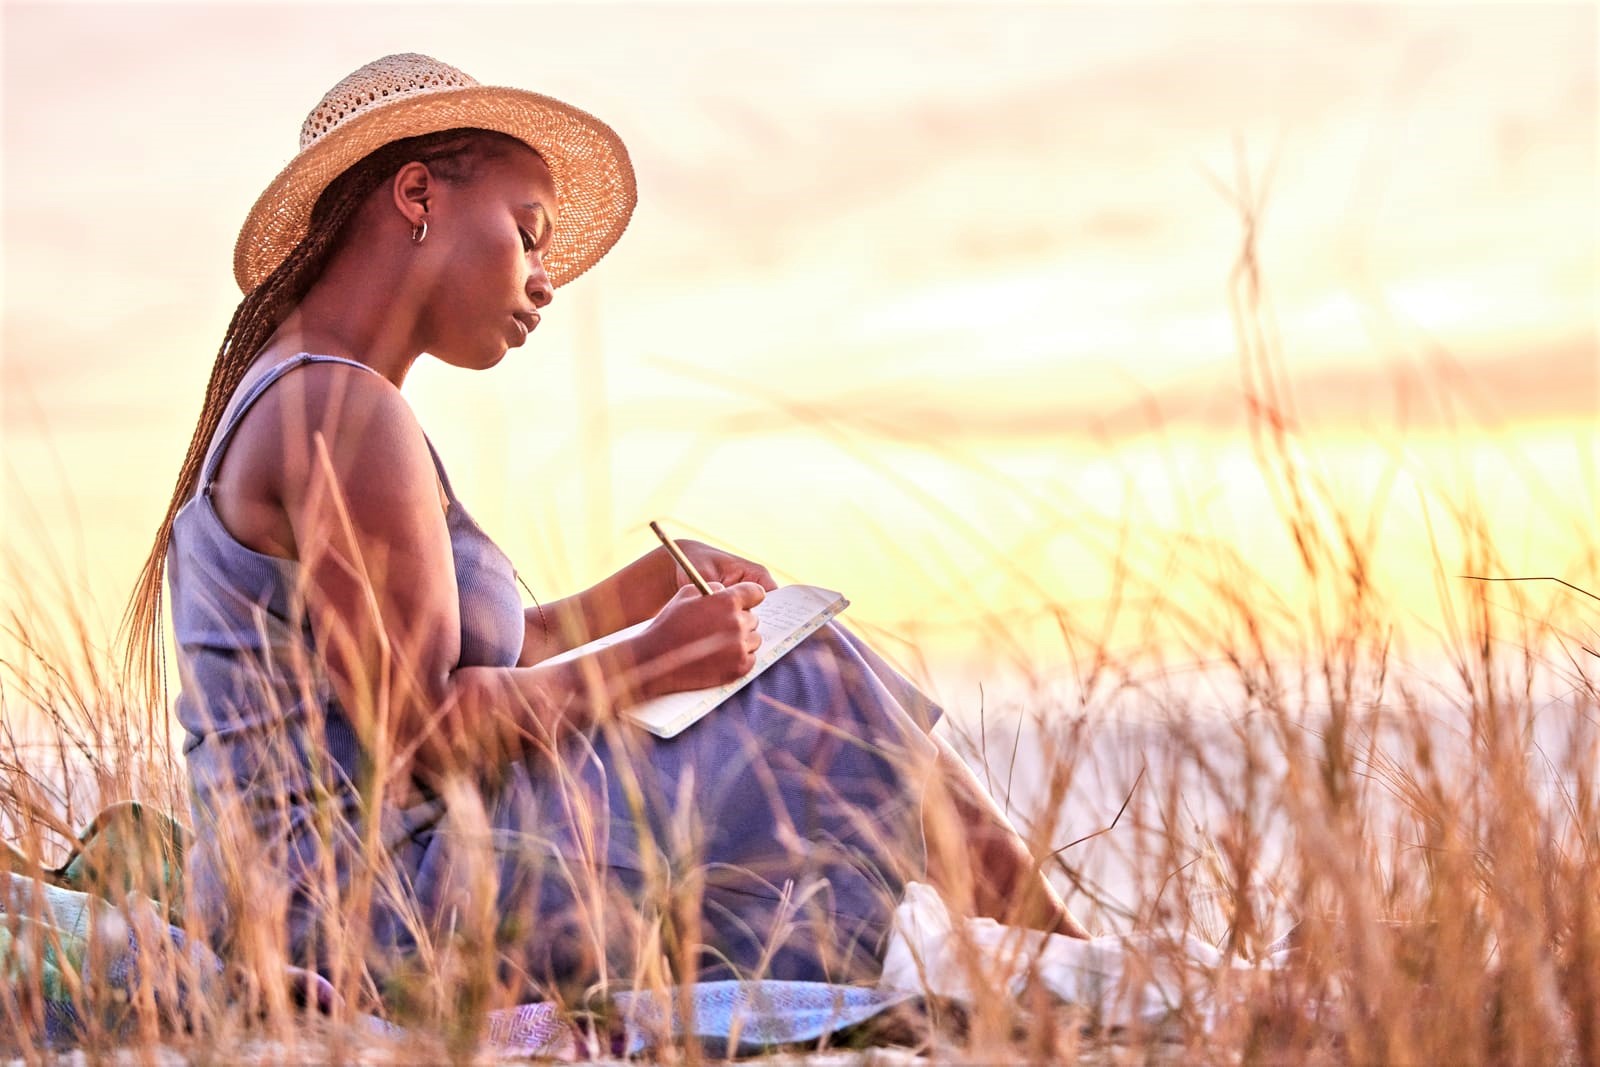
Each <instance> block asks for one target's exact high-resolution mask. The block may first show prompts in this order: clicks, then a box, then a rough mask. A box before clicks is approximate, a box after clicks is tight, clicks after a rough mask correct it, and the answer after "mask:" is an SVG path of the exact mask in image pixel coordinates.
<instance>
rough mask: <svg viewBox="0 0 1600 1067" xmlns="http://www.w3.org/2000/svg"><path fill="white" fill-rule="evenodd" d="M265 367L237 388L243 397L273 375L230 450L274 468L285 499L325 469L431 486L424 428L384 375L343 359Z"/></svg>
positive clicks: (278, 362)
mask: <svg viewBox="0 0 1600 1067" xmlns="http://www.w3.org/2000/svg"><path fill="white" fill-rule="evenodd" d="M263 364H264V365H263V367H262V368H261V369H259V370H258V369H255V368H252V371H251V373H250V374H249V375H247V376H246V378H245V380H244V381H243V382H242V383H241V385H240V394H241V395H248V394H249V393H251V392H254V391H255V390H256V389H257V387H258V386H259V385H260V384H261V383H262V382H264V381H265V380H266V379H267V378H268V376H272V381H271V382H270V384H268V385H267V386H266V388H265V389H264V391H261V392H260V393H259V395H258V396H257V398H256V400H255V402H254V403H253V404H252V405H251V409H250V410H249V411H247V412H245V413H244V416H243V418H242V420H241V425H240V426H239V438H240V440H239V441H237V442H236V443H235V445H234V449H235V450H242V451H243V452H244V453H245V454H246V455H248V456H253V457H258V462H259V461H265V462H267V463H268V464H270V465H271V466H272V467H275V468H276V469H277V473H278V474H279V475H280V476H281V478H282V479H283V480H284V481H285V482H286V483H288V484H284V485H282V486H281V487H280V488H281V490H282V491H283V492H284V494H285V495H293V488H292V487H293V485H294V483H296V482H300V481H303V480H308V479H310V478H311V477H312V476H313V475H314V474H315V473H317V472H316V470H315V468H317V467H321V466H323V465H324V464H327V465H328V466H329V467H331V470H332V472H334V473H336V474H345V473H347V472H363V471H364V472H369V473H370V472H371V471H372V470H374V469H381V470H383V471H384V473H385V475H386V479H387V480H389V481H390V482H391V483H392V482H393V481H395V480H404V479H407V478H409V477H411V476H412V475H415V477H416V478H417V479H418V480H420V481H421V482H422V483H424V484H430V485H431V483H433V482H434V480H435V476H434V471H433V461H432V458H431V452H430V450H429V448H428V443H427V438H426V437H425V436H424V434H423V432H422V426H421V424H420V423H418V421H417V417H416V414H415V413H414V412H413V411H412V410H411V405H410V404H408V403H407V402H406V400H405V397H404V396H402V395H401V393H400V390H399V389H398V388H397V387H396V386H395V385H394V383H393V382H390V381H389V380H388V379H387V378H385V377H384V376H383V375H381V374H379V373H377V372H376V371H374V370H372V369H371V368H370V367H367V366H365V365H363V364H358V363H355V362H353V361H347V360H342V359H329V358H317V357H310V358H303V357H298V356H296V357H291V358H290V359H287V360H263ZM323 473H327V471H326V470H324V471H323ZM340 480H341V481H343V480H344V478H342V477H341V478H340Z"/></svg>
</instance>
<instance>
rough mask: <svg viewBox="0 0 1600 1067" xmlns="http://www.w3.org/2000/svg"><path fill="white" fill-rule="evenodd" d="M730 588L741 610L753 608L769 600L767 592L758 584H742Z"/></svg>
mask: <svg viewBox="0 0 1600 1067" xmlns="http://www.w3.org/2000/svg"><path fill="white" fill-rule="evenodd" d="M728 588H729V590H730V591H731V592H732V593H733V597H734V600H735V601H736V602H737V603H738V605H739V606H740V607H741V608H753V607H755V606H756V605H757V604H759V603H761V602H762V601H763V600H765V599H767V591H766V590H765V589H763V588H761V586H760V585H759V584H758V583H756V582H740V583H739V584H738V585H733V586H729V587H728Z"/></svg>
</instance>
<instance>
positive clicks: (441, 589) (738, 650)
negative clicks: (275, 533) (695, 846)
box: [277, 366, 764, 778]
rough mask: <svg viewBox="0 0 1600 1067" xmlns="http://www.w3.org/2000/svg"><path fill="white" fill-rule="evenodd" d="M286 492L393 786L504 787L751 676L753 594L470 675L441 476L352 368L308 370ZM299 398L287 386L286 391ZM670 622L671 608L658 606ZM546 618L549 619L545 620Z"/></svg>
mask: <svg viewBox="0 0 1600 1067" xmlns="http://www.w3.org/2000/svg"><path fill="white" fill-rule="evenodd" d="M296 377H297V378H300V381H301V383H303V384H302V387H301V389H299V390H297V392H298V393H300V394H301V395H300V396H299V397H298V398H297V402H296V403H295V404H292V405H285V410H293V411H295V412H296V413H297V418H298V413H300V412H303V413H304V418H305V422H304V424H303V425H297V426H290V425H287V423H288V422H289V420H288V419H285V423H286V425H285V426H284V430H283V433H282V435H281V444H282V448H283V453H282V455H281V457H279V458H280V463H279V469H281V471H282V475H283V477H282V481H281V483H280V484H279V485H278V486H277V490H278V492H279V494H280V499H281V501H282V505H283V507H284V510H285V513H286V515H287V516H288V518H289V523H290V526H291V528H292V529H293V533H294V541H295V553H296V557H297V558H298V559H299V560H300V562H301V572H302V582H303V589H302V590H301V592H302V594H303V596H304V604H305V609H306V612H307V615H308V618H309V620H310V623H311V628H312V632H313V635H314V637H315V640H316V646H317V648H318V650H319V652H320V653H321V655H322V658H323V660H324V663H325V666H326V668H327V672H328V676H329V679H330V681H331V683H332V685H333V687H334V690H335V692H336V694H337V696H338V698H339V700H340V702H341V704H342V706H343V707H344V709H345V710H346V712H347V714H349V716H350V719H351V723H352V725H353V726H354V727H355V728H356V730H357V733H358V736H359V737H360V738H361V740H362V742H363V744H364V745H365V746H366V747H367V749H368V750H369V752H371V753H372V755H373V757H374V759H375V760H376V761H377V763H378V765H379V766H381V767H383V768H385V770H386V772H387V774H388V776H389V777H391V778H401V777H404V776H408V775H410V774H411V773H413V772H416V773H421V774H424V775H438V774H443V773H446V772H449V771H451V770H461V771H469V772H473V773H479V774H484V773H493V771H494V769H495V768H497V767H498V766H500V765H502V764H504V763H505V762H507V761H508V760H509V759H511V758H513V757H515V756H516V755H518V754H520V753H521V751H522V750H523V748H524V746H526V745H528V744H530V743H535V744H543V743H548V742H549V740H550V739H552V738H553V737H555V736H557V735H558V734H559V733H560V732H562V731H563V730H565V729H569V728H573V727H579V728H581V727H583V726H586V725H588V724H590V723H592V722H593V721H595V719H596V717H597V716H604V715H608V714H610V713H611V712H612V711H614V710H615V709H616V708H618V707H621V706H626V705H627V704H629V703H631V702H633V701H636V700H639V699H643V698H645V697H649V696H652V695H655V694H656V693H661V692H671V691H675V690H677V689H686V688H694V687H697V686H702V685H712V684H717V683H719V682H722V681H727V680H729V679H731V678H734V677H737V676H738V675H740V674H742V673H743V672H744V671H745V670H748V668H749V665H750V663H751V661H752V657H753V654H754V651H755V647H756V645H757V644H758V643H759V636H758V635H757V634H756V630H755V619H754V616H753V615H752V614H751V613H750V611H749V610H748V609H749V608H750V607H752V606H754V604H755V603H757V602H758V601H759V600H760V599H761V597H762V596H763V595H764V594H763V591H762V589H761V587H760V586H759V585H755V584H753V583H744V584H740V585H735V586H732V587H730V588H728V589H725V590H722V591H720V592H719V593H718V594H717V595H714V596H710V597H701V596H698V595H696V596H694V597H692V598H691V597H685V596H677V597H673V598H672V599H671V600H670V601H669V602H668V603H667V604H666V606H665V607H664V608H663V609H662V610H661V612H660V615H659V616H658V617H657V620H656V622H655V623H653V624H652V625H651V626H650V627H649V628H648V629H647V630H646V631H644V632H643V633H641V634H640V635H638V636H637V637H636V638H635V639H633V640H631V641H628V642H624V643H622V644H619V645H616V646H613V647H612V648H610V649H607V650H605V651H604V652H601V653H597V654H592V655H589V656H585V657H582V658H580V659H577V660H573V661H569V662H567V663H562V664H556V665H549V666H528V667H521V666H519V667H512V668H490V667H471V668H461V667H458V666H457V663H458V661H459V659H460V633H461V621H460V607H459V599H458V591H457V588H456V580H455V571H454V564H453V558H452V555H451V549H450V538H449V531H448V528H447V526H446V523H445V515H444V512H443V510H442V508H441V506H440V501H439V492H438V482H437V475H436V472H435V470H434V467H433V463H432V460H431V458H430V455H429V451H428V447H427V443H426V441H425V440H424V438H423V436H422V431H421V428H420V427H418V426H417V424H416V420H415V418H414V417H413V416H412V414H411V411H410V408H409V407H408V406H407V405H406V403H405V401H404V400H403V399H402V398H401V397H400V394H399V392H398V390H396V389H394V387H393V386H392V385H390V384H389V383H388V382H386V381H383V380H382V379H380V378H377V377H375V376H373V375H370V374H366V373H365V372H361V371H357V370H354V369H352V368H345V367H338V366H322V367H313V368H306V369H305V370H303V371H301V372H300V374H299V375H296ZM285 384H288V383H285ZM657 606H658V607H660V605H659V604H658V605H657ZM547 610H548V609H547Z"/></svg>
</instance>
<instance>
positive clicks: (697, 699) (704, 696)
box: [545, 585, 850, 737]
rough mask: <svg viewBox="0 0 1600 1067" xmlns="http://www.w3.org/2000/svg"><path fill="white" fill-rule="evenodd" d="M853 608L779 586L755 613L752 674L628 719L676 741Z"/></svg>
mask: <svg viewBox="0 0 1600 1067" xmlns="http://www.w3.org/2000/svg"><path fill="white" fill-rule="evenodd" d="M849 606H850V601H848V600H846V599H845V598H844V597H843V596H841V595H840V594H838V593H835V592H834V591H833V590H831V589H820V588H818V587H817V586H814V585H785V586H780V587H779V588H777V589H774V590H773V591H772V592H770V593H768V594H767V598H766V599H765V600H763V601H762V602H761V603H759V604H757V605H756V606H755V608H753V609H752V610H753V611H754V612H755V615H756V618H757V619H758V620H759V629H760V631H761V648H760V649H758V650H757V651H756V663H755V666H754V667H751V668H750V670H749V672H748V673H746V674H744V675H743V676H742V677H739V678H735V679H734V680H733V681H731V682H728V683H726V684H724V685H716V686H712V687H711V688H709V689H689V690H685V691H684V692H681V693H668V694H667V695H666V696H659V697H655V698H654V699H651V700H646V701H644V702H643V703H640V704H635V705H634V706H633V707H631V708H629V709H628V710H627V714H628V715H629V716H631V717H632V718H633V719H634V720H636V721H637V722H638V723H639V725H640V726H643V727H644V728H645V729H646V730H649V731H650V732H651V733H653V734H655V735H656V736H657V737H676V736H677V735H678V734H680V733H682V732H683V731H684V730H686V729H688V728H689V727H690V726H692V725H694V724H695V723H697V722H699V721H700V720H701V719H702V718H704V717H705V715H706V713H707V712H709V711H710V710H711V709H712V708H714V707H716V706H717V705H718V704H720V703H722V702H723V701H724V700H727V699H728V698H729V697H730V696H732V695H733V694H735V693H737V692H738V691H739V690H741V689H743V688H744V687H745V686H747V685H749V684H750V682H751V680H752V679H754V678H756V677H757V676H758V675H760V674H761V672H762V671H764V670H766V669H767V668H768V667H770V666H772V665H773V664H774V663H776V662H778V660H780V659H782V658H783V656H784V654H785V653H787V652H788V651H789V650H790V649H791V648H793V647H794V646H795V645H797V644H799V643H800V641H801V640H802V639H803V638H805V637H806V636H807V635H808V634H810V633H812V632H814V631H815V630H816V629H818V628H819V627H820V626H821V625H822V624H823V623H825V622H827V621H828V620H829V619H831V618H833V617H834V616H835V615H837V614H839V612H841V611H843V610H844V609H845V608H847V607H849ZM649 625H650V623H649V622H641V623H638V624H636V625H634V626H629V627H627V628H626V629H623V630H618V631H617V632H616V633H613V634H607V635H606V636H604V637H600V638H596V639H595V640H593V641H590V642H589V643H588V644H586V645H579V646H578V647H577V648H574V649H571V650H569V651H566V652H563V653H561V655H559V656H551V657H550V658H549V659H548V660H545V662H546V663H560V662H561V661H562V660H568V659H574V658H576V657H578V656H581V655H583V654H584V653H587V652H593V651H594V650H595V649H598V648H604V647H606V646H607V645H612V644H616V643H617V642H618V641H622V640H625V639H627V638H629V637H632V636H633V635H634V634H636V633H638V632H639V631H640V630H643V629H644V628H645V627H646V626H649Z"/></svg>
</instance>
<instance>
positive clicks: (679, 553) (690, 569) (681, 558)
mask: <svg viewBox="0 0 1600 1067" xmlns="http://www.w3.org/2000/svg"><path fill="white" fill-rule="evenodd" d="M650 529H652V530H654V531H655V534H656V536H657V537H659V538H661V543H662V544H664V545H666V546H667V551H668V552H670V553H671V554H672V558H673V559H675V560H677V561H678V566H680V567H682V568H683V573H685V574H687V575H688V576H689V580H690V581H691V582H693V583H694V587H695V588H696V589H698V590H700V595H701V596H710V595H711V587H710V586H709V585H707V584H706V580H705V579H704V578H702V577H700V572H699V571H697V570H695V569H694V564H693V563H690V562H689V557H688V556H685V555H684V554H683V549H681V548H679V547H678V543H677V542H676V541H674V540H673V539H672V538H670V537H668V536H667V533H666V531H665V530H663V529H662V528H661V527H660V526H658V525H657V524H656V522H655V520H654V519H652V520H650Z"/></svg>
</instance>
